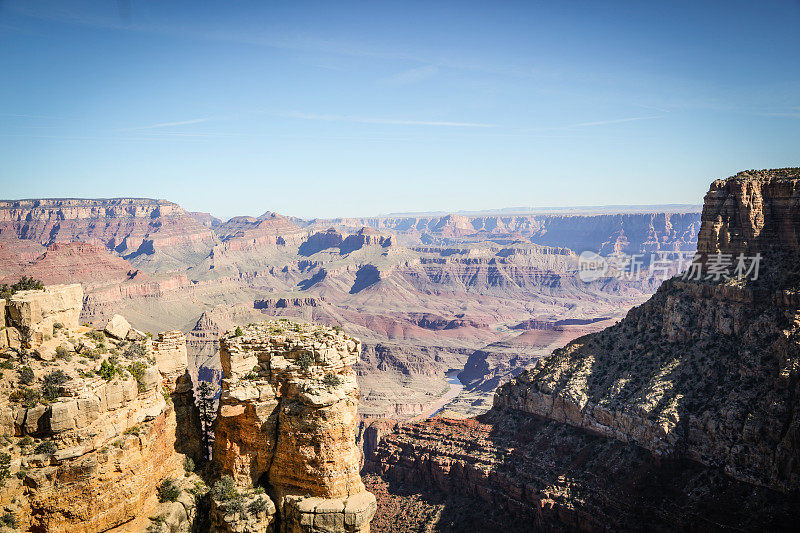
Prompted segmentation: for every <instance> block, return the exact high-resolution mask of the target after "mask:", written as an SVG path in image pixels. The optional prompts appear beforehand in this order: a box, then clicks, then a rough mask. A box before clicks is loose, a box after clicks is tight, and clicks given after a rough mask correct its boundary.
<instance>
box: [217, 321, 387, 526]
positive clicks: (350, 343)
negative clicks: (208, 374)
mask: <svg viewBox="0 0 800 533" xmlns="http://www.w3.org/2000/svg"><path fill="white" fill-rule="evenodd" d="M237 333H239V335H237ZM360 352H361V342H360V341H359V340H358V339H355V338H353V337H350V336H348V335H345V334H344V333H343V332H342V331H341V329H339V328H332V327H326V326H320V325H312V324H298V323H291V322H288V321H286V320H277V321H267V322H262V323H258V324H251V325H249V326H246V327H243V328H237V330H236V331H235V332H231V333H228V334H226V335H224V336H223V337H221V338H220V361H221V363H222V369H223V371H224V379H223V381H222V395H221V397H220V403H219V413H218V417H217V421H216V423H215V426H214V434H215V443H214V454H213V461H214V463H215V464H216V465H217V467H218V468H219V472H220V473H221V474H222V475H229V476H231V477H233V479H234V480H235V482H236V484H237V485H238V486H239V487H248V486H251V485H254V486H263V487H265V488H266V489H267V491H268V492H269V494H270V495H271V496H272V498H274V501H275V504H276V505H275V507H276V508H277V510H278V513H279V518H280V520H279V521H278V524H279V527H280V531H292V532H294V531H309V532H310V531H317V530H321V529H322V528H327V529H325V531H343V532H344V531H348V532H350V531H353V532H355V531H358V532H364V531H369V521H370V520H371V519H372V515H373V514H374V512H375V498H374V496H373V495H372V494H370V493H368V492H366V491H365V489H364V485H363V483H362V482H361V477H360V475H359V469H360V459H361V452H360V450H359V448H358V447H357V446H356V442H355V434H356V428H357V422H358V418H357V409H358V400H359V390H358V384H357V382H356V374H355V371H354V370H353V368H352V367H353V365H354V364H355V363H356V361H357V360H358V356H359V354H360Z"/></svg>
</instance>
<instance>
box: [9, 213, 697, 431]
mask: <svg viewBox="0 0 800 533" xmlns="http://www.w3.org/2000/svg"><path fill="white" fill-rule="evenodd" d="M698 228H699V213H692V212H684V211H680V212H676V213H618V214H608V213H601V214H581V215H574V216H572V215H562V214H558V215H547V214H544V215H540V214H522V215H507V216H506V215H494V214H493V215H490V216H487V215H470V216H462V215H445V216H436V217H411V216H410V217H385V218H370V219H335V220H312V221H305V220H300V219H295V218H289V217H283V216H280V215H278V214H275V213H272V212H267V213H265V214H264V215H262V216H260V217H234V218H232V219H230V220H228V221H225V222H222V221H219V220H217V219H215V218H213V217H211V216H210V215H207V214H202V213H189V212H187V211H185V210H183V209H182V208H181V207H180V206H178V205H176V204H174V203H171V202H167V201H164V200H148V199H109V200H78V199H61V200H58V199H50V200H20V201H4V202H2V203H0V259H1V260H0V280H2V281H4V282H13V281H15V280H16V279H17V278H18V277H19V275H21V274H26V275H34V276H35V277H40V278H41V279H44V280H45V281H47V282H48V283H54V282H81V283H83V284H84V286H85V287H86V289H87V294H86V297H85V302H84V303H85V305H84V310H83V316H82V320H84V321H88V322H91V323H98V324H100V323H104V321H105V320H107V319H108V318H109V317H110V316H112V315H113V314H115V313H120V314H123V315H124V316H126V317H127V318H128V319H129V320H130V321H131V323H133V324H134V325H135V326H136V327H137V328H139V329H141V330H144V331H158V330H160V329H164V328H165V327H168V328H175V329H179V330H182V331H183V332H184V333H186V335H187V341H188V348H189V369H190V373H191V374H192V376H193V378H194V379H198V378H203V379H215V380H218V379H219V378H220V377H221V370H220V365H219V358H218V355H217V346H216V338H217V336H218V335H219V334H220V333H221V332H224V331H226V330H228V329H230V328H231V327H232V326H234V325H236V324H240V325H245V324H248V323H251V322H254V321H257V320H259V319H261V318H263V317H264V316H265V315H266V316H291V317H296V318H301V319H304V320H314V321H318V322H323V323H327V324H330V325H342V326H344V327H345V329H346V330H347V331H348V332H352V333H353V334H355V335H358V336H359V337H360V338H362V340H363V341H364V347H365V348H364V356H363V357H362V361H361V362H360V363H359V364H358V365H357V366H356V371H357V373H358V375H359V381H360V384H361V387H362V391H363V395H364V398H363V401H362V404H361V410H362V413H363V414H365V415H368V416H385V415H390V416H397V417H401V418H402V417H408V416H414V415H417V414H420V413H422V412H424V411H425V410H426V406H428V405H430V404H431V403H432V402H434V401H435V400H436V398H437V397H438V396H439V395H441V394H442V393H443V392H444V391H445V390H446V385H445V383H444V381H443V376H444V373H445V372H447V371H448V370H451V369H462V368H464V365H465V364H466V363H467V360H468V359H470V358H471V359H473V360H476V359H480V358H481V357H483V354H486V353H489V352H492V350H494V348H495V347H500V350H499V351H498V352H497V353H496V355H497V357H495V356H490V357H488V358H487V359H486V360H485V361H483V362H478V361H475V365H472V366H471V368H473V370H472V371H471V372H472V373H473V374H474V372H475V369H477V368H484V370H483V372H484V373H485V376H473V377H472V378H471V379H473V378H474V379H475V380H476V381H475V384H474V385H475V386H474V387H473V389H474V390H473V394H474V395H475V397H474V398H473V397H470V398H466V399H465V400H464V401H462V402H461V403H460V405H461V406H462V407H458V405H459V403H456V404H454V407H456V408H458V409H459V410H460V411H461V412H464V413H471V412H473V411H475V410H476V409H477V410H485V409H486V407H487V405H486V402H487V400H488V398H489V397H490V394H491V388H492V386H494V385H496V384H499V383H501V382H502V381H504V380H506V379H509V378H510V377H511V376H513V375H514V374H515V373H517V372H519V371H521V370H522V369H523V368H524V366H526V365H528V364H530V363H532V362H533V361H534V360H535V359H536V358H537V357H539V356H541V355H544V354H546V353H547V352H548V351H549V350H550V349H552V348H553V347H556V346H558V345H561V344H563V343H564V342H566V341H567V340H569V339H570V338H573V337H574V336H575V335H571V334H570V333H569V332H568V331H564V332H560V333H558V334H554V335H551V334H550V333H544V332H543V333H541V334H536V333H528V332H525V333H526V334H524V335H522V334H521V332H522V330H521V329H516V328H519V325H520V324H523V323H525V322H526V321H529V320H532V319H535V320H540V321H543V322H547V323H553V324H557V323H558V321H560V320H579V321H580V320H589V321H590V323H591V321H595V320H597V319H604V320H614V319H618V318H620V317H621V316H622V314H623V313H624V312H625V310H627V309H628V308H629V307H630V306H632V305H635V304H637V303H640V302H641V301H643V300H644V299H645V298H646V297H647V296H648V295H649V294H651V293H652V292H653V291H654V290H655V288H656V286H657V283H658V282H657V281H654V280H652V279H651V280H643V281H634V282H626V281H619V280H606V281H603V282H595V283H588V284H587V283H584V282H582V281H580V280H579V279H578V278H577V276H576V269H577V255H576V253H577V252H581V251H583V250H594V251H602V252H603V253H608V252H612V251H619V252H625V253H650V252H655V251H676V250H680V251H686V252H689V253H691V252H693V251H694V249H695V246H696V239H695V235H696V234H697V230H698ZM555 327H556V329H554V330H551V333H553V332H557V330H558V328H559V327H560V326H555ZM600 327H602V325H601V324H599V323H598V325H596V326H595V327H594V329H591V330H592V331H593V330H596V329H599V328H600ZM567 329H570V328H567ZM571 329H572V330H574V329H575V328H571ZM587 331H588V330H587ZM575 332H576V333H577V330H575ZM551 337H552V338H551ZM547 339H550V340H549V341H547ZM529 341H530V342H529ZM498 343H499V344H498ZM503 343H511V344H514V345H518V346H522V347H523V348H522V351H523V352H524V353H525V354H526V355H525V356H524V357H518V358H516V359H515V360H514V361H513V362H511V363H509V362H508V361H507V360H506V357H505V355H500V354H501V352H502V351H503V348H502V346H504V344H503ZM476 351H478V352H479V353H477V352H476ZM487 365H488V366H487ZM495 367H498V368H495ZM479 382H480V383H481V384H480V386H479V385H478V383H479Z"/></svg>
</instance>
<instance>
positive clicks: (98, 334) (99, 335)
mask: <svg viewBox="0 0 800 533" xmlns="http://www.w3.org/2000/svg"><path fill="white" fill-rule="evenodd" d="M86 336H87V337H89V338H90V339H92V340H93V341H97V342H103V341H105V340H106V334H105V333H103V332H102V331H100V330H96V329H93V330H92V331H90V332H88V333H87V334H86Z"/></svg>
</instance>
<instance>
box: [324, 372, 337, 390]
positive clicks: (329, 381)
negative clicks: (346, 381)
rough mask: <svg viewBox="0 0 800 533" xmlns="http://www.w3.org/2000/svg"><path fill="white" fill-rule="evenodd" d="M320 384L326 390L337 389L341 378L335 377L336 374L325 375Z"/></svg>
mask: <svg viewBox="0 0 800 533" xmlns="http://www.w3.org/2000/svg"><path fill="white" fill-rule="evenodd" d="M322 382H323V383H324V384H325V386H326V387H328V388H333V387H338V386H339V385H341V384H342V378H340V377H339V376H337V375H336V374H330V373H329V374H325V377H324V378H322Z"/></svg>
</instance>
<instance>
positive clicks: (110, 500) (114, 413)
mask: <svg viewBox="0 0 800 533" xmlns="http://www.w3.org/2000/svg"><path fill="white" fill-rule="evenodd" d="M82 297H83V291H82V289H81V286H80V285H60V286H46V287H45V288H44V289H43V290H31V291H21V292H18V293H16V294H14V295H13V296H12V297H11V298H10V299H9V300H8V301H7V302H6V304H5V305H6V306H7V307H5V308H4V311H5V312H4V317H5V319H6V320H7V324H9V325H8V326H7V327H6V330H17V331H19V332H20V343H19V344H17V345H16V346H13V345H12V346H4V347H0V348H2V349H1V350H0V353H2V358H3V361H4V363H5V366H4V368H6V369H7V370H5V371H4V372H3V374H2V375H0V434H2V435H3V437H4V438H5V440H6V442H7V443H8V446H7V448H6V449H5V451H4V453H5V452H7V453H8V456H9V462H8V463H7V467H8V469H9V470H10V472H3V474H2V475H3V476H6V477H7V478H6V479H4V480H3V483H2V484H0V502H2V505H3V506H4V507H5V510H6V512H7V513H8V514H11V515H13V516H14V517H15V519H16V520H17V522H18V524H19V527H20V528H21V529H23V530H25V531H28V530H30V531H48V532H54V533H59V532H86V533H90V532H96V531H106V530H109V529H111V528H115V527H118V526H122V527H128V526H129V525H130V524H131V523H132V522H133V521H135V520H136V519H137V518H138V517H140V516H141V515H142V514H143V513H145V512H146V511H145V509H147V510H148V511H155V508H154V507H153V506H154V505H157V504H156V503H155V499H156V493H157V488H158V486H159V485H160V484H161V483H162V482H163V481H164V480H165V479H167V478H174V479H176V480H178V483H184V484H186V483H189V484H191V483H192V482H193V481H194V480H195V479H196V476H194V477H192V476H193V475H190V474H184V460H185V458H186V455H185V454H188V455H189V457H192V458H194V459H198V455H199V449H200V448H199V441H200V438H199V430H198V425H197V421H198V417H197V414H196V408H195V406H194V397H193V392H192V391H193V387H192V383H191V380H190V379H189V378H188V374H187V373H186V341H185V338H184V337H183V334H182V333H180V332H177V334H175V333H176V332H166V333H164V334H161V335H160V336H159V340H158V341H156V342H155V343H153V342H152V341H151V340H150V339H149V338H148V337H146V336H144V335H133V336H131V335H129V333H130V332H131V331H134V332H135V330H132V329H131V328H130V327H128V328H127V331H126V328H125V325H126V324H127V321H126V320H125V319H124V318H123V317H121V316H117V317H114V320H113V321H110V322H109V324H107V325H106V327H105V330H106V331H110V332H113V333H114V334H111V333H106V332H103V331H101V330H95V329H91V328H89V327H86V326H81V325H78V316H79V314H80V306H81V303H82ZM123 333H124V334H123ZM133 337H135V338H133ZM167 340H168V341H169V342H167ZM2 461H3V459H2V458H0V462H2ZM9 474H13V475H9ZM182 497H184V500H185V501H182V503H179V502H173V503H174V505H173V506H179V507H180V509H178V507H175V509H176V510H177V511H180V512H177V511H176V512H177V514H174V513H173V514H174V518H175V520H177V521H179V522H180V523H181V524H182V526H180V527H183V528H184V529H180V528H179V526H178V522H175V523H174V524H173V525H174V526H175V528H176V529H174V531H188V529H185V528H186V527H188V525H189V524H190V522H191V519H192V518H193V515H194V513H195V507H194V498H191V497H189V495H188V494H184V495H183V496H182ZM181 509H182V510H181ZM131 527H133V529H130V530H132V531H133V530H136V527H138V525H137V526H135V527H134V526H131Z"/></svg>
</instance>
